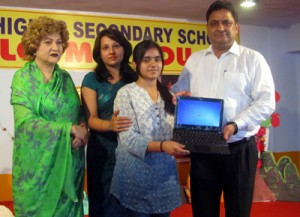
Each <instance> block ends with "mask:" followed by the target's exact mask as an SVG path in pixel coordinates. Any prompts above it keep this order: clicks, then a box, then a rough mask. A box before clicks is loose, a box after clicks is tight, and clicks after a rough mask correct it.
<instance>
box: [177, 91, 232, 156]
mask: <svg viewBox="0 0 300 217" xmlns="http://www.w3.org/2000/svg"><path fill="white" fill-rule="evenodd" d="M223 104H224V101H223V99H215V98H203V97H193V96H177V104H176V106H175V118H174V121H175V123H174V129H173V140H174V141H177V142H179V143H181V144H183V145H185V148H186V149H187V150H189V151H190V152H191V153H193V152H195V153H215V154H230V150H229V147H228V144H227V142H226V141H225V140H224V138H223V133H222V119H223Z"/></svg>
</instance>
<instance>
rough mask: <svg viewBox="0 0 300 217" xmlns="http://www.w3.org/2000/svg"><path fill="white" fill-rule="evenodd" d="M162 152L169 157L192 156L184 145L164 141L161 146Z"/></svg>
mask: <svg viewBox="0 0 300 217" xmlns="http://www.w3.org/2000/svg"><path fill="white" fill-rule="evenodd" d="M161 150H162V151H163V152H166V153H167V154H169V155H174V156H179V155H187V154H190V152H189V151H188V150H186V149H184V145H182V144H179V143H178V142H175V141H164V142H163V143H162V144H161Z"/></svg>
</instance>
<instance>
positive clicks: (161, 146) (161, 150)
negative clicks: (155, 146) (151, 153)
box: [159, 141, 164, 152]
mask: <svg viewBox="0 0 300 217" xmlns="http://www.w3.org/2000/svg"><path fill="white" fill-rule="evenodd" d="M163 144H164V141H161V142H160V145H159V146H160V152H164V150H163Z"/></svg>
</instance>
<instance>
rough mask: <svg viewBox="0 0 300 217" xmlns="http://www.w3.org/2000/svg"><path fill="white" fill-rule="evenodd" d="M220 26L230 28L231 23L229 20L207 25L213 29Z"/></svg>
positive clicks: (213, 21) (215, 21)
mask: <svg viewBox="0 0 300 217" xmlns="http://www.w3.org/2000/svg"><path fill="white" fill-rule="evenodd" d="M220 24H221V25H222V26H224V27H230V26H232V24H233V22H232V21H229V20H212V21H211V22H209V23H208V25H209V26H210V27H213V28H214V27H217V26H219V25H220Z"/></svg>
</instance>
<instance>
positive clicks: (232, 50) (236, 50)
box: [205, 41, 241, 56]
mask: <svg viewBox="0 0 300 217" xmlns="http://www.w3.org/2000/svg"><path fill="white" fill-rule="evenodd" d="M226 53H232V54H235V55H237V56H240V54H241V53H240V49H239V46H238V44H237V43H236V41H234V42H233V44H232V46H231V48H230V49H229V50H228V51H227V52H226ZM211 54H214V51H213V49H212V45H209V47H208V48H207V49H206V51H205V56H207V55H211Z"/></svg>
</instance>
